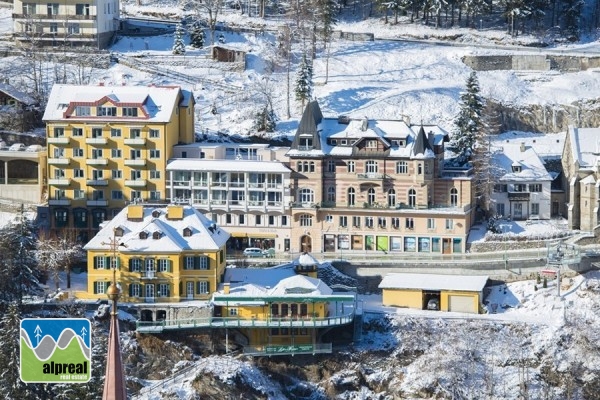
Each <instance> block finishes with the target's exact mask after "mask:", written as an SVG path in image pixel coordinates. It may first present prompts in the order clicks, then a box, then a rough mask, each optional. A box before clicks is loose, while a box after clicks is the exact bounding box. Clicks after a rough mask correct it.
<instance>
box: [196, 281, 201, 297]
mask: <svg viewBox="0 0 600 400" xmlns="http://www.w3.org/2000/svg"><path fill="white" fill-rule="evenodd" d="M196 294H200V282H196Z"/></svg>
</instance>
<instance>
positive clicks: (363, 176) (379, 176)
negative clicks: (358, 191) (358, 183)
mask: <svg viewBox="0 0 600 400" xmlns="http://www.w3.org/2000/svg"><path fill="white" fill-rule="evenodd" d="M356 176H357V177H358V179H385V178H388V177H389V176H388V175H386V174H378V173H375V172H368V173H365V174H356Z"/></svg>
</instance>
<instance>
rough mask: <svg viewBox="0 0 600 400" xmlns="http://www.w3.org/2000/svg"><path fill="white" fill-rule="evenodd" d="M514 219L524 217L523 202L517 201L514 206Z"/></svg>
mask: <svg viewBox="0 0 600 400" xmlns="http://www.w3.org/2000/svg"><path fill="white" fill-rule="evenodd" d="M513 211H514V214H515V215H514V216H513V217H514V219H522V218H523V203H515V208H514V210H513Z"/></svg>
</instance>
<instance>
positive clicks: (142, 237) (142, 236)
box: [140, 231, 148, 240]
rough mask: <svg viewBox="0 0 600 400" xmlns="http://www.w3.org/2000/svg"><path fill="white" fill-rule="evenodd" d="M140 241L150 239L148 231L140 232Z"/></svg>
mask: <svg viewBox="0 0 600 400" xmlns="http://www.w3.org/2000/svg"><path fill="white" fill-rule="evenodd" d="M140 239H142V240H144V239H148V232H146V231H141V232H140Z"/></svg>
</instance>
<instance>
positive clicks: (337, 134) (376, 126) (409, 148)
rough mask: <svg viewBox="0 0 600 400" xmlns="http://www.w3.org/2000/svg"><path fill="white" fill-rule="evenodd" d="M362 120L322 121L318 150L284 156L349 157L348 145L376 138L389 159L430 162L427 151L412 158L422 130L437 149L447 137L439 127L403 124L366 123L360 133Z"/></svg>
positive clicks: (350, 147)
mask: <svg viewBox="0 0 600 400" xmlns="http://www.w3.org/2000/svg"><path fill="white" fill-rule="evenodd" d="M364 121H365V120H364V119H362V120H350V121H349V122H348V123H341V122H340V121H339V119H337V118H323V119H322V120H321V122H320V123H319V125H318V128H317V129H318V131H319V137H320V141H321V143H320V144H321V149H316V148H315V149H306V150H300V149H291V150H290V151H289V152H288V153H287V155H288V156H299V155H301V156H306V157H310V156H322V155H326V154H329V155H337V156H350V155H351V154H352V145H351V143H350V141H357V140H360V139H362V138H379V139H380V140H381V141H382V142H383V143H385V144H386V145H388V146H391V147H390V153H389V156H390V157H413V158H415V157H416V158H431V157H434V156H435V155H434V153H433V152H432V151H431V150H430V149H426V150H425V151H424V152H419V153H417V154H413V150H414V145H415V143H417V136H418V132H419V130H420V129H421V128H423V130H424V132H425V135H427V136H428V137H429V136H431V137H432V144H433V145H440V144H442V143H443V141H444V138H445V137H447V136H448V133H447V132H446V131H444V130H443V129H442V128H440V127H439V126H435V125H408V124H407V123H406V122H405V121H403V120H367V126H366V129H363V123H364ZM328 139H348V140H349V142H348V143H347V144H346V145H335V146H334V145H330V144H329V143H328ZM393 140H404V141H406V144H405V146H398V145H395V144H394V142H392V141H393Z"/></svg>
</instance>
